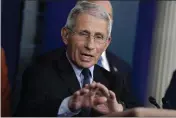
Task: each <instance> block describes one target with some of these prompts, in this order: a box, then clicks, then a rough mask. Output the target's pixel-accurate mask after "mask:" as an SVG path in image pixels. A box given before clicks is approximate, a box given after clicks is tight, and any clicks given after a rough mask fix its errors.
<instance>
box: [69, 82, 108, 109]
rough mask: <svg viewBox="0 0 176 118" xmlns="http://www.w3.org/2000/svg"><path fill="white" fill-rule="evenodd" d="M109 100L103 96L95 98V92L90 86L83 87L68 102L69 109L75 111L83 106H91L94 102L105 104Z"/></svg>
mask: <svg viewBox="0 0 176 118" xmlns="http://www.w3.org/2000/svg"><path fill="white" fill-rule="evenodd" d="M91 86H92V87H94V86H96V83H95V82H93V83H92V84H91ZM106 101H107V98H106V97H104V96H102V97H98V98H97V99H95V92H92V89H91V91H90V88H89V87H85V88H82V89H80V90H78V91H76V92H75V93H74V94H73V95H72V96H71V99H70V100H69V102H68V107H69V109H70V110H71V111H72V112H74V111H77V110H79V109H81V108H91V107H92V106H93V104H94V103H97V104H103V103H105V102H106Z"/></svg>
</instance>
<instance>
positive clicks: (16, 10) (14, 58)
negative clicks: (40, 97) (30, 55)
mask: <svg viewBox="0 0 176 118" xmlns="http://www.w3.org/2000/svg"><path fill="white" fill-rule="evenodd" d="M1 6H2V11H1V20H2V21H1V25H2V26H1V28H2V30H1V33H2V37H1V38H2V40H1V41H2V42H1V46H2V47H3V48H4V50H5V54H6V60H7V61H6V63H7V66H8V78H9V81H10V85H11V87H12V88H13V85H14V83H15V78H16V74H17V65H18V59H19V49H20V48H19V46H20V38H21V24H22V23H21V22H22V9H23V2H22V1H21V0H2V5H1ZM12 91H13V89H12Z"/></svg>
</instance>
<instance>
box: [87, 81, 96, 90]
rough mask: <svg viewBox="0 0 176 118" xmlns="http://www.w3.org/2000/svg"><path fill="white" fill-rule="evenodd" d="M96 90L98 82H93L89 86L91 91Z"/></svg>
mask: <svg viewBox="0 0 176 118" xmlns="http://www.w3.org/2000/svg"><path fill="white" fill-rule="evenodd" d="M95 88H96V82H95V81H93V82H92V83H91V84H90V85H89V89H95Z"/></svg>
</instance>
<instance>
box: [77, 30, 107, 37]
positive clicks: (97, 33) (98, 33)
mask: <svg viewBox="0 0 176 118" xmlns="http://www.w3.org/2000/svg"><path fill="white" fill-rule="evenodd" d="M80 31H81V32H85V33H89V34H90V33H91V32H90V31H88V30H80ZM94 35H103V36H104V34H103V33H102V32H95V34H94Z"/></svg>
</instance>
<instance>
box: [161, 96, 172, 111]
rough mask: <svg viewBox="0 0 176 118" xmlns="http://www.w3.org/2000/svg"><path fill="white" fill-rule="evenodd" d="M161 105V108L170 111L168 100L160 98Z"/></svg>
mask: <svg viewBox="0 0 176 118" xmlns="http://www.w3.org/2000/svg"><path fill="white" fill-rule="evenodd" d="M162 103H163V107H164V108H167V109H171V108H172V107H171V104H170V102H169V100H166V98H162Z"/></svg>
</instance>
